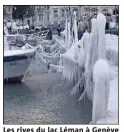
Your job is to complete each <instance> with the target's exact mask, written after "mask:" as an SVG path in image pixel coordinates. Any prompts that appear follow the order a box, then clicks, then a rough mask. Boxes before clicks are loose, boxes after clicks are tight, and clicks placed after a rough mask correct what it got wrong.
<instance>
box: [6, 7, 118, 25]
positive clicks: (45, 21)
mask: <svg viewBox="0 0 124 132" xmlns="http://www.w3.org/2000/svg"><path fill="white" fill-rule="evenodd" d="M34 8H35V13H34V14H35V15H34V16H33V17H30V18H27V17H25V18H24V24H27V22H29V23H30V24H31V25H35V26H47V25H50V24H54V25H58V24H61V25H64V24H65V19H66V16H68V19H70V16H72V15H73V12H74V11H76V12H77V15H76V16H77V20H82V21H87V20H88V19H89V18H91V17H93V16H95V15H96V14H98V12H102V13H103V14H104V15H105V16H106V19H107V21H110V20H112V15H113V11H114V10H115V8H117V7H115V6H83V5H80V6H76V5H75V6H35V7H34ZM4 19H6V20H12V6H4Z"/></svg>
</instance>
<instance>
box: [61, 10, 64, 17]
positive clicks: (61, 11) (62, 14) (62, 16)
mask: <svg viewBox="0 0 124 132" xmlns="http://www.w3.org/2000/svg"><path fill="white" fill-rule="evenodd" d="M61 12H62V17H64V9H61Z"/></svg>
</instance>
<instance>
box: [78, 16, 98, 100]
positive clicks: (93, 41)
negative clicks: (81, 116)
mask: <svg viewBox="0 0 124 132" xmlns="http://www.w3.org/2000/svg"><path fill="white" fill-rule="evenodd" d="M97 59H98V32H97V20H96V19H95V18H94V19H92V30H91V34H90V40H89V44H88V52H87V56H86V61H85V90H84V93H86V95H87V97H88V99H89V100H91V101H92V95H93V90H92V89H93V88H92V87H93V77H92V71H93V66H94V64H95V63H96V61H97ZM84 93H82V95H81V97H80V98H79V100H82V99H83V98H84Z"/></svg>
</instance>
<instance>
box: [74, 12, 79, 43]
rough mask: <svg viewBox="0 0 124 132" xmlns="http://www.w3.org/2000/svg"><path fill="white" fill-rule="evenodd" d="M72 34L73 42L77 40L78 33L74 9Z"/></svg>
mask: <svg viewBox="0 0 124 132" xmlns="http://www.w3.org/2000/svg"><path fill="white" fill-rule="evenodd" d="M73 27H74V35H75V43H76V42H78V34H77V20H76V12H75V11H74V25H73Z"/></svg>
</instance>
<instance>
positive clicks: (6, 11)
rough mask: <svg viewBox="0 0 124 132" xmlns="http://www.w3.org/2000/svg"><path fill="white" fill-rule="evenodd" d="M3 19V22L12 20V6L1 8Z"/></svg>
mask: <svg viewBox="0 0 124 132" xmlns="http://www.w3.org/2000/svg"><path fill="white" fill-rule="evenodd" d="M3 18H4V20H6V21H8V20H12V6H3Z"/></svg>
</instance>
